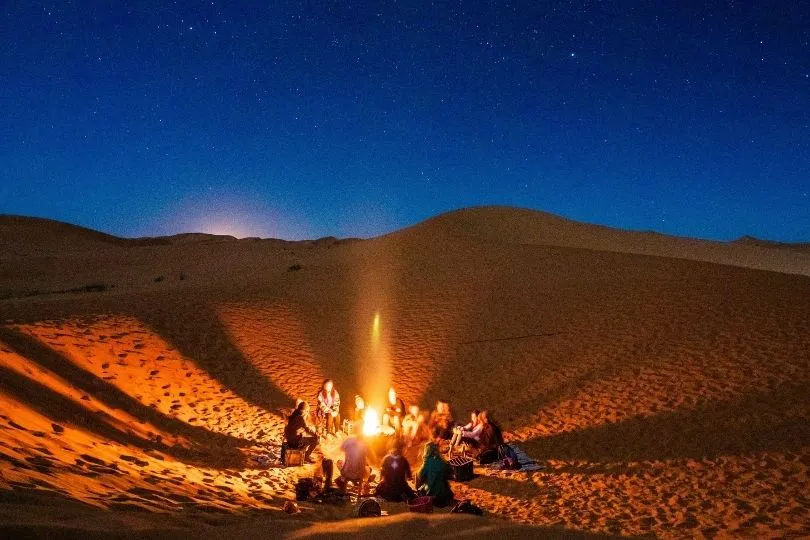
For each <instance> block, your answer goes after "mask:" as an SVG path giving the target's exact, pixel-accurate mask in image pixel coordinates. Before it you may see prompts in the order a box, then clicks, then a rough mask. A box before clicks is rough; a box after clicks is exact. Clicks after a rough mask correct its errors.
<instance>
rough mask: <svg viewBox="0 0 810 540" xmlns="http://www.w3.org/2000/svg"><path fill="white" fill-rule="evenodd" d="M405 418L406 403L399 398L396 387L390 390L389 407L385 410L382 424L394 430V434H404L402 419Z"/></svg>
mask: <svg viewBox="0 0 810 540" xmlns="http://www.w3.org/2000/svg"><path fill="white" fill-rule="evenodd" d="M404 416H405V402H404V401H402V400H401V399H399V398H398V397H397V391H396V390H394V387H393V386H392V387H391V388H389V389H388V406H387V407H386V408H385V413H384V414H383V420H382V423H383V425H385V426H391V427H392V428H394V432H396V433H401V432H402V418H403V417H404Z"/></svg>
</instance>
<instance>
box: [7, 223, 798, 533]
mask: <svg viewBox="0 0 810 540" xmlns="http://www.w3.org/2000/svg"><path fill="white" fill-rule="evenodd" d="M808 257H810V255H809V254H808V253H807V251H806V250H805V249H803V247H802V246H801V245H789V246H785V245H776V244H770V243H765V242H762V241H751V240H750V239H749V240H744V241H739V242H730V243H715V242H705V241H698V240H689V239H679V238H670V237H665V236H662V235H655V234H650V233H628V232H622V231H616V230H612V229H606V228H600V227H594V226H590V225H584V224H577V223H574V222H570V221H566V220H563V219H561V218H556V217H553V216H549V215H547V214H540V213H535V212H529V211H523V210H514V209H505V208H483V209H472V210H465V211H460V212H456V213H451V214H447V215H443V216H439V217H437V218H434V219H433V220H428V221H427V222H424V223H422V224H419V225H417V226H415V227H412V228H409V229H405V230H402V231H398V232H396V233H392V234H390V235H386V236H383V237H380V238H375V239H372V240H366V241H350V242H345V241H338V240H335V239H322V240H320V241H312V242H283V241H278V240H259V239H245V240H235V239H228V238H218V237H208V236H197V235H191V236H181V237H174V238H164V239H148V240H138V241H130V240H121V239H116V238H113V237H109V236H107V235H103V234H101V233H96V232H93V231H88V230H85V229H80V228H75V227H73V226H68V225H65V224H58V223H55V222H50V221H46V220H31V219H28V218H9V217H5V218H0V296H2V297H3V298H4V299H3V300H0V324H2V326H0V473H1V476H0V494H2V499H0V515H1V516H2V518H1V519H0V522H2V523H3V525H2V527H3V528H4V530H5V532H7V533H15V534H37V533H40V534H49V535H65V536H75V535H77V534H81V535H83V536H87V535H89V536H99V537H101V536H104V537H107V536H108V535H110V534H113V533H115V534H117V533H118V532H119V531H120V530H121V529H122V528H123V527H129V529H130V530H131V531H132V532H131V533H127V534H138V533H144V534H145V533H149V534H150V535H157V536H167V537H176V536H192V535H193V536H198V537H199V536H212V535H217V536H221V535H222V534H225V535H235V536H239V535H247V534H250V535H257V536H258V535H264V536H275V535H280V534H283V535H287V536H291V537H303V536H318V535H324V536H325V535H330V534H343V535H352V536H357V535H360V536H369V537H378V536H379V535H382V534H385V535H387V536H391V537H400V536H402V537H405V536H411V535H412V534H420V535H426V536H446V535H449V534H451V533H453V534H456V535H459V536H461V535H473V536H483V537H487V536H495V535H498V536H503V535H506V536H509V537H512V536H514V537H524V536H525V537H542V536H543V535H561V534H571V535H588V534H611V535H638V534H642V535H644V534H653V535H657V536H662V537H683V536H714V535H735V536H736V535H746V536H784V535H791V534H793V535H808V534H810V519H808V516H810V499H808V496H807V493H808V492H809V491H810V478H809V477H808V470H810V428H808V426H810V403H809V402H808V399H807V391H806V389H807V388H808V382H810V352H808V351H810V277H808V276H809V275H810V259H808ZM158 278H160V279H158ZM93 284H101V285H104V287H98V288H94V287H88V285H93ZM71 291H72V292H71ZM375 320H376V323H375ZM327 376H329V377H332V378H333V379H335V381H336V384H337V387H338V389H339V390H340V391H341V392H342V394H343V396H344V400H346V401H348V400H349V398H350V397H351V395H353V394H354V393H355V392H363V393H365V394H366V395H367V396H369V397H370V398H371V399H372V401H374V400H381V399H382V397H383V392H384V389H385V388H386V387H387V385H388V384H389V382H391V383H393V384H394V385H395V386H397V387H398V388H399V389H400V392H401V394H402V396H403V397H404V398H405V399H406V400H407V401H409V402H417V403H419V404H421V405H422V406H423V407H425V408H428V407H430V406H431V404H432V403H433V402H434V401H435V400H436V399H438V398H445V399H449V400H450V401H451V403H452V404H453V406H454V409H455V411H456V413H457V415H459V416H461V415H462V414H465V411H467V410H469V409H471V408H473V407H487V408H489V409H491V410H493V411H494V414H495V415H496V417H497V418H498V419H499V420H500V421H501V422H502V424H503V426H504V428H505V430H506V432H507V436H508V438H510V439H511V440H513V441H516V442H517V443H518V444H519V445H521V447H522V448H524V449H525V450H526V451H527V452H528V453H529V454H531V455H532V456H534V457H535V458H536V459H538V460H539V461H541V462H542V463H543V464H544V465H545V466H546V468H545V469H544V470H542V471H535V472H531V473H526V472H519V471H518V472H511V473H507V472H495V471H489V470H485V469H481V470H479V471H478V472H479V476H478V477H477V478H476V479H474V480H473V481H471V482H469V483H466V484H457V485H455V486H454V488H455V489H456V491H457V493H458V494H459V495H460V496H464V497H468V498H471V499H472V500H473V501H474V502H476V504H478V505H480V506H481V507H482V508H484V509H485V511H486V512H487V513H488V514H489V516H488V517H487V518H485V519H483V520H475V519H472V518H467V519H464V518H455V517H452V516H449V515H436V516H433V517H432V518H430V519H425V518H423V517H418V516H411V515H408V514H406V513H404V508H403V507H402V506H401V505H389V506H387V507H386V509H387V510H388V511H390V512H391V514H392V516H391V517H389V518H383V519H380V520H376V521H356V520H351V519H350V518H351V517H352V508H351V507H349V506H347V507H341V506H339V507H331V506H329V505H306V504H305V505H302V510H303V511H302V513H301V514H298V515H296V516H287V515H286V514H283V513H282V512H281V511H280V508H281V506H282V505H283V503H284V501H285V500H287V499H289V498H290V497H291V495H292V485H293V483H294V481H295V480H296V478H297V477H298V476H299V475H305V474H310V473H311V471H310V470H308V468H300V469H283V468H277V467H272V466H270V467H266V466H264V465H260V464H259V463H258V462H256V461H255V460H254V458H255V457H257V456H260V455H263V454H267V453H272V452H273V451H275V450H277V445H278V442H279V440H280V435H281V433H280V432H281V426H282V415H283V410H284V409H285V408H287V407H289V406H290V405H291V404H292V403H293V400H294V399H295V398H296V397H299V396H301V397H305V398H311V397H312V396H313V395H314V393H315V392H316V390H317V388H318V386H319V384H320V382H321V380H322V378H324V377H327ZM108 510H113V512H109V511H108ZM526 527H540V528H539V529H538V528H526Z"/></svg>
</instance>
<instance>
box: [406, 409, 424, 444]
mask: <svg viewBox="0 0 810 540" xmlns="http://www.w3.org/2000/svg"><path fill="white" fill-rule="evenodd" d="M423 425H424V420H423V419H422V413H421V412H420V411H419V405H411V406H410V407H408V414H406V415H405V418H403V419H402V438H403V439H404V440H405V445H406V446H407V447H408V448H410V447H411V446H412V445H413V443H414V441H415V440H416V439H417V438H418V437H419V434H420V432H421V431H422V427H423Z"/></svg>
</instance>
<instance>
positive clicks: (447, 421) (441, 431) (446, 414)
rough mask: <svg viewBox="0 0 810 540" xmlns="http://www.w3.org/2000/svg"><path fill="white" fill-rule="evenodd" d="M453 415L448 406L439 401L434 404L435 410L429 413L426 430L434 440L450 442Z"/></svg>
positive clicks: (444, 402)
mask: <svg viewBox="0 0 810 540" xmlns="http://www.w3.org/2000/svg"><path fill="white" fill-rule="evenodd" d="M454 423H455V421H454V420H453V415H452V413H451V412H450V404H448V403H447V402H446V401H443V400H440V401H438V402H436V409H435V410H434V411H433V412H431V413H430V420H429V421H428V428H429V430H430V433H431V435H432V436H433V437H434V438H439V439H444V440H450V439H451V438H452V437H453V424H454Z"/></svg>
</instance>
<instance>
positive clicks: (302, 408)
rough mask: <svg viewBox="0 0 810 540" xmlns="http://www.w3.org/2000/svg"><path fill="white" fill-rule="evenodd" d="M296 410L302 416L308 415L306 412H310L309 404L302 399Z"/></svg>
mask: <svg viewBox="0 0 810 540" xmlns="http://www.w3.org/2000/svg"><path fill="white" fill-rule="evenodd" d="M295 408H296V410H298V412H300V413H301V414H306V412H307V411H308V410H309V403H307V402H306V401H304V400H303V399H302V400H300V401H299V403H298V405H297V406H296V407H295Z"/></svg>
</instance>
